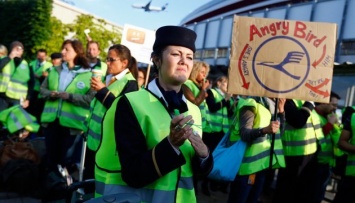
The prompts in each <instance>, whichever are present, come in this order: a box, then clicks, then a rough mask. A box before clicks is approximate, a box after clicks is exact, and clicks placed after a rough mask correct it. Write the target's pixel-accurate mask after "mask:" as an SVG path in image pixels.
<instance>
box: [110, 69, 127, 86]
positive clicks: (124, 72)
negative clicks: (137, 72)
mask: <svg viewBox="0 0 355 203" xmlns="http://www.w3.org/2000/svg"><path fill="white" fill-rule="evenodd" d="M128 71H129V70H128V68H126V69H124V70H123V71H122V72H120V73H119V74H117V75H114V76H112V74H109V75H107V76H106V86H108V84H110V81H111V79H112V77H115V78H116V80H121V79H122V78H123V77H124V76H125V75H126V74H127V72H128Z"/></svg>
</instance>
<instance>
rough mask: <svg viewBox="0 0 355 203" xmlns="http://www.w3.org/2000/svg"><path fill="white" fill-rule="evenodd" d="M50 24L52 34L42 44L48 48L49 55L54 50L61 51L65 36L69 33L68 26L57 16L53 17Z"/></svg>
mask: <svg viewBox="0 0 355 203" xmlns="http://www.w3.org/2000/svg"><path fill="white" fill-rule="evenodd" d="M50 24H51V33H52V34H51V36H50V37H49V38H48V40H46V41H43V45H42V46H43V48H45V49H46V50H47V52H48V55H50V54H52V53H54V52H61V45H62V43H63V42H64V38H65V36H66V35H67V34H68V33H69V28H68V26H67V25H65V24H63V23H62V21H60V20H58V19H57V18H56V17H51V20H50Z"/></svg>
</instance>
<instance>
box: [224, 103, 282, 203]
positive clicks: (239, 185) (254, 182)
mask: <svg viewBox="0 0 355 203" xmlns="http://www.w3.org/2000/svg"><path fill="white" fill-rule="evenodd" d="M285 101H286V100H285V99H279V103H278V106H276V105H275V102H274V100H272V99H269V98H265V97H256V98H248V99H243V100H240V101H239V102H238V106H237V114H236V116H237V120H236V121H237V122H236V124H235V127H234V129H233V130H232V132H231V137H230V139H231V141H238V140H240V139H241V140H243V141H244V142H246V143H247V148H246V150H245V154H244V157H243V160H242V164H241V166H240V168H239V171H238V174H237V176H236V177H235V179H234V181H233V182H232V183H231V186H230V192H229V197H228V203H256V202H257V201H258V198H259V196H260V194H261V192H262V189H263V187H264V183H265V178H266V176H267V174H268V172H269V168H270V150H271V141H272V140H271V135H272V134H273V133H275V145H274V149H273V157H272V168H273V169H274V168H280V167H285V159H284V155H283V147H282V142H281V134H282V130H281V132H280V130H279V129H280V124H281V126H283V124H284V122H285V114H284V104H285ZM275 108H277V109H278V111H277V112H278V114H277V118H278V120H279V121H272V114H274V109H275ZM281 129H282V127H281Z"/></svg>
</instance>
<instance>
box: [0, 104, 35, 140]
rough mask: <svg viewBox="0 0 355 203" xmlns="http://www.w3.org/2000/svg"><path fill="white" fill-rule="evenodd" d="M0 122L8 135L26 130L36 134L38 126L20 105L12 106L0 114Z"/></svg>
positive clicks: (33, 118)
mask: <svg viewBox="0 0 355 203" xmlns="http://www.w3.org/2000/svg"><path fill="white" fill-rule="evenodd" d="M0 122H1V123H2V124H3V125H4V126H5V127H6V128H7V130H8V131H9V132H10V134H12V133H15V132H17V131H19V130H22V129H26V130H27V131H29V132H38V129H39V124H38V123H37V121H36V118H35V117H34V116H32V115H31V114H29V113H27V111H26V110H25V109H23V108H22V106H20V105H15V106H12V107H10V108H8V109H6V110H3V111H1V112H0Z"/></svg>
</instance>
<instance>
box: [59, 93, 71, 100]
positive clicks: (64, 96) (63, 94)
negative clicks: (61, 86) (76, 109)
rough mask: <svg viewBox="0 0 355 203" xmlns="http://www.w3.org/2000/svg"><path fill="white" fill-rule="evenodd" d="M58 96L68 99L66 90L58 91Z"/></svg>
mask: <svg viewBox="0 0 355 203" xmlns="http://www.w3.org/2000/svg"><path fill="white" fill-rule="evenodd" d="M58 98H61V99H63V100H67V99H69V93H68V92H58Z"/></svg>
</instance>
